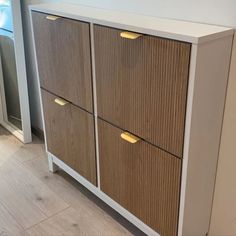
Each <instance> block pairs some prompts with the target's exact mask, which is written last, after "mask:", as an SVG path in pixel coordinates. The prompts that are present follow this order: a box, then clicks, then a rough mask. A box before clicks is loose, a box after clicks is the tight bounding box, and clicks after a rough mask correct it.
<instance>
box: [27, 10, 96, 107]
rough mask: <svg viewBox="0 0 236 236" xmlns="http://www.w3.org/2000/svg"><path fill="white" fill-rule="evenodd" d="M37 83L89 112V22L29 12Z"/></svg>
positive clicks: (90, 99) (90, 86) (90, 94)
mask: <svg viewBox="0 0 236 236" xmlns="http://www.w3.org/2000/svg"><path fill="white" fill-rule="evenodd" d="M32 18H33V26H34V36H35V44H36V54H37V61H38V70H39V77H40V84H41V87H42V88H45V89H47V90H49V91H51V92H53V93H54V94H57V95H58V96H61V97H63V98H65V99H67V100H68V101H71V102H72V103H74V104H76V105H78V106H80V107H82V108H84V109H86V110H88V111H90V112H92V110H93V104H92V84H91V61H90V39H89V24H88V23H84V22H80V21H75V20H70V19H66V18H62V17H59V18H57V17H55V16H50V15H47V14H43V13H39V12H32Z"/></svg>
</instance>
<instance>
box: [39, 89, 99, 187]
mask: <svg viewBox="0 0 236 236" xmlns="http://www.w3.org/2000/svg"><path fill="white" fill-rule="evenodd" d="M41 93H42V101H43V110H44V119H45V126H46V127H45V128H46V137H47V147H48V150H49V151H50V152H51V153H52V154H54V155H55V156H57V157H58V158H60V159H61V160H62V161H64V162H65V163H66V164H67V165H69V166H70V167H71V168H73V169H74V170H76V171H78V173H79V174H81V175H82V176H84V177H85V178H86V179H87V180H89V181H90V182H91V183H93V184H94V185H96V160H95V137H94V118H93V116H92V115H91V114H89V113H88V112H86V111H84V110H81V109H80V108H78V107H76V106H74V105H72V104H70V103H69V104H67V105H65V106H59V105H58V104H56V103H55V102H54V100H55V98H56V96H54V95H52V94H50V93H49V92H47V91H45V90H43V89H42V90H41Z"/></svg>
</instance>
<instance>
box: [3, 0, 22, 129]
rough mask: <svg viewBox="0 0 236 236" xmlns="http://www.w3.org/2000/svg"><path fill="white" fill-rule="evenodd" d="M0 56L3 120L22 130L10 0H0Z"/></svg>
mask: <svg viewBox="0 0 236 236" xmlns="http://www.w3.org/2000/svg"><path fill="white" fill-rule="evenodd" d="M0 56H1V61H2V65H0V66H2V73H3V84H4V90H5V98H6V110H7V117H6V118H5V119H7V121H8V122H9V123H11V124H12V125H14V126H16V127H17V128H19V129H22V125H21V112H20V102H19V91H18V82H17V72H16V60H15V51H14V34H13V24H12V11H11V4H10V0H0Z"/></svg>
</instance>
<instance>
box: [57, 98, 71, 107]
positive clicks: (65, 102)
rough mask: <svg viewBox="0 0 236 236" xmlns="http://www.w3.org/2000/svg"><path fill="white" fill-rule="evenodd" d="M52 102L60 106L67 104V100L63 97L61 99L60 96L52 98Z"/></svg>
mask: <svg viewBox="0 0 236 236" xmlns="http://www.w3.org/2000/svg"><path fill="white" fill-rule="evenodd" d="M54 102H55V103H56V104H58V105H60V106H65V105H66V104H68V103H69V102H67V101H66V100H64V99H61V98H56V99H55V100H54Z"/></svg>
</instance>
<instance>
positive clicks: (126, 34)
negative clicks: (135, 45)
mask: <svg viewBox="0 0 236 236" xmlns="http://www.w3.org/2000/svg"><path fill="white" fill-rule="evenodd" d="M141 36H142V34H137V33H133V32H127V31H124V32H121V33H120V37H122V38H126V39H137V38H139V37H141Z"/></svg>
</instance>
